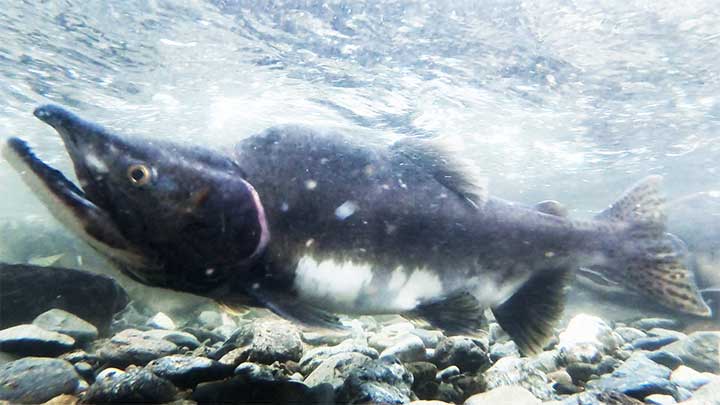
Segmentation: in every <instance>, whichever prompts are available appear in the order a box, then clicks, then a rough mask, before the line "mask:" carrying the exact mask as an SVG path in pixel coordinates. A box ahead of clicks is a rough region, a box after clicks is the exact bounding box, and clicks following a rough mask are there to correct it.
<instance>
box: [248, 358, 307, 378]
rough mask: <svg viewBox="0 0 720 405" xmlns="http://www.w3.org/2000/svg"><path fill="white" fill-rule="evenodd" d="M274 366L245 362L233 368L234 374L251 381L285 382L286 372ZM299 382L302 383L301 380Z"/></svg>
mask: <svg viewBox="0 0 720 405" xmlns="http://www.w3.org/2000/svg"><path fill="white" fill-rule="evenodd" d="M275 364H279V363H275ZM275 364H273V365H267V364H256V363H249V362H245V363H241V364H240V365H238V366H237V367H236V368H235V371H234V374H235V375H239V376H244V377H246V378H247V379H248V380H252V381H275V380H287V379H288V378H289V377H288V373H287V370H283V369H282V368H280V367H277V366H276V365H275ZM300 381H302V378H301V379H300Z"/></svg>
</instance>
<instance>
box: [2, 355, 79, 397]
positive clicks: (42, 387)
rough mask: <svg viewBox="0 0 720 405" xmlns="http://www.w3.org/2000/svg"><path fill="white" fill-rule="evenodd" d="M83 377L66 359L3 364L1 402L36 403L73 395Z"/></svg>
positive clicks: (17, 361)
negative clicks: (63, 395)
mask: <svg viewBox="0 0 720 405" xmlns="http://www.w3.org/2000/svg"><path fill="white" fill-rule="evenodd" d="M80 381H81V380H80V376H79V375H78V373H77V372H76V371H75V368H74V367H73V365H72V364H70V363H68V362H67V361H65V360H59V359H47V358H40V357H26V358H23V359H20V360H16V361H13V362H10V363H6V364H4V365H0V400H5V401H10V402H12V403H26V404H37V403H42V402H45V401H48V400H50V399H52V398H54V397H56V396H58V395H62V394H74V393H75V392H76V391H77V390H78V387H79V384H80Z"/></svg>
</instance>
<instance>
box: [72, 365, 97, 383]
mask: <svg viewBox="0 0 720 405" xmlns="http://www.w3.org/2000/svg"><path fill="white" fill-rule="evenodd" d="M73 366H74V367H75V371H77V372H78V374H80V375H81V376H82V378H84V379H86V380H89V381H91V382H92V381H93V380H95V374H94V373H93V366H92V365H91V364H90V363H87V362H84V361H79V362H77V363H75V364H73Z"/></svg>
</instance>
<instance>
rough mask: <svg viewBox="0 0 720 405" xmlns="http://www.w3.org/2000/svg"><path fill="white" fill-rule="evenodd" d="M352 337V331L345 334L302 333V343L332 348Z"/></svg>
mask: <svg viewBox="0 0 720 405" xmlns="http://www.w3.org/2000/svg"><path fill="white" fill-rule="evenodd" d="M351 336H352V331H346V332H329V333H320V332H303V333H302V340H303V342H305V343H307V344H309V345H313V346H334V345H338V344H340V343H342V342H344V341H345V340H347V339H349V338H350V337H351Z"/></svg>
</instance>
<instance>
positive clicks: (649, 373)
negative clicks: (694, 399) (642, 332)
mask: <svg viewBox="0 0 720 405" xmlns="http://www.w3.org/2000/svg"><path fill="white" fill-rule="evenodd" d="M670 372H671V371H670V369H669V368H667V367H665V366H662V365H660V364H657V363H655V362H654V361H652V360H650V359H648V358H647V357H645V356H644V355H643V354H642V353H635V354H633V355H632V356H631V357H630V358H629V359H628V360H627V361H626V362H625V363H623V364H622V365H621V366H620V367H618V369H617V370H615V371H614V372H613V373H612V374H611V375H607V376H604V377H601V378H600V379H597V380H592V381H590V382H588V384H587V386H588V387H589V388H594V389H597V390H600V391H617V392H622V393H624V394H627V395H629V396H631V397H633V398H637V399H643V398H645V397H646V396H648V395H651V394H664V395H673V396H677V395H678V392H677V388H676V387H675V384H673V383H671V382H670V381H669V380H668V378H669V377H670Z"/></svg>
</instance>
